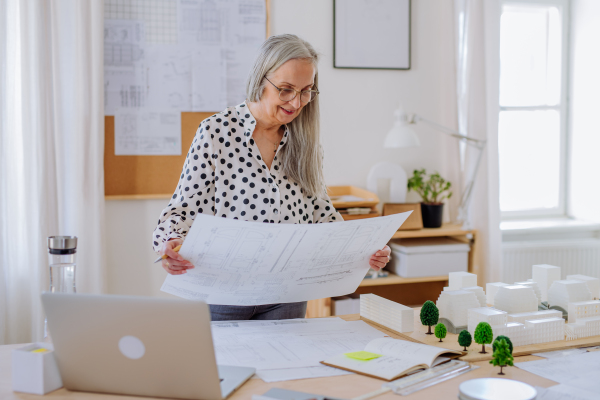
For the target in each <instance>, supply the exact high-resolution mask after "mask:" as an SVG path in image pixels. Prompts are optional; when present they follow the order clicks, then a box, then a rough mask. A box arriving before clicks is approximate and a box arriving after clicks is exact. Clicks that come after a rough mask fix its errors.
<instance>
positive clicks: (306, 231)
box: [161, 213, 410, 305]
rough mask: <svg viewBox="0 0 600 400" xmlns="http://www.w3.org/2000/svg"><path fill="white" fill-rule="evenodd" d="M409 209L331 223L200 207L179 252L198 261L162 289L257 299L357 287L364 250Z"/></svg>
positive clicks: (381, 241)
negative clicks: (234, 215)
mask: <svg viewBox="0 0 600 400" xmlns="http://www.w3.org/2000/svg"><path fill="white" fill-rule="evenodd" d="M409 214H410V213H403V214H394V215H390V216H387V217H378V218H369V219H364V220H356V221H345V222H343V223H336V224H302V225H300V224H263V223H257V222H246V221H239V220H233V219H225V218H218V217H213V216H208V215H205V214H199V215H197V216H196V218H195V220H194V223H193V225H192V228H191V229H190V231H189V233H188V235H187V237H186V239H185V241H184V244H183V246H182V248H181V250H180V251H179V254H181V255H182V256H183V257H184V258H186V259H187V260H190V261H191V262H192V263H193V264H194V266H195V267H196V268H194V269H192V270H188V272H187V273H186V274H183V275H179V276H172V275H169V276H168V277H167V279H166V280H165V283H164V284H163V287H162V289H161V290H163V291H165V292H167V293H171V294H174V295H176V296H180V297H184V298H188V299H196V298H205V299H206V302H208V303H209V304H229V305H258V304H271V303H286V302H296V301H305V300H312V299H318V298H323V297H332V296H342V295H345V294H348V293H352V292H354V291H355V290H356V288H357V287H358V285H359V284H360V282H361V281H362V279H363V278H364V276H365V274H366V273H367V271H368V269H369V257H370V256H371V255H372V254H373V253H375V252H376V251H377V250H379V249H381V248H383V246H385V244H386V243H387V242H388V241H389V239H390V237H392V235H393V234H394V232H396V231H397V230H398V228H399V227H400V225H402V223H403V222H404V221H405V220H406V218H407V217H408V215H409Z"/></svg>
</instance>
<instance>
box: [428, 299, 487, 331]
mask: <svg viewBox="0 0 600 400" xmlns="http://www.w3.org/2000/svg"><path fill="white" fill-rule="evenodd" d="M436 306H437V308H438V309H439V310H440V319H441V318H444V319H446V320H447V321H448V322H450V323H451V324H452V326H450V324H446V323H445V322H444V324H446V328H447V329H448V331H450V332H452V333H459V332H460V331H461V330H463V329H466V327H467V310H468V309H470V308H480V307H481V304H480V303H479V300H477V296H476V295H475V293H474V292H471V291H466V290H445V291H443V292H442V293H441V294H440V297H439V298H438V300H437V302H436Z"/></svg>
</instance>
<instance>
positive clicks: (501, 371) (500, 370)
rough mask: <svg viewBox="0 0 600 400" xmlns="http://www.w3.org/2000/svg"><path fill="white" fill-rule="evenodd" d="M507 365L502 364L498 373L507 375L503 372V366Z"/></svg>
mask: <svg viewBox="0 0 600 400" xmlns="http://www.w3.org/2000/svg"><path fill="white" fill-rule="evenodd" d="M504 367H505V365H501V366H500V372H498V375H506V374H505V373H504V372H502V368H504Z"/></svg>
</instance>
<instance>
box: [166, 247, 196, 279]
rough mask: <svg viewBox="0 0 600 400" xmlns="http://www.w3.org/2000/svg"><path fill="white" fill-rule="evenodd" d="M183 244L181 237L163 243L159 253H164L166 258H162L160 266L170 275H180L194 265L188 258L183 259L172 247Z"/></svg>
mask: <svg viewBox="0 0 600 400" xmlns="http://www.w3.org/2000/svg"><path fill="white" fill-rule="evenodd" d="M182 244H183V240H181V239H171V240H167V241H166V242H164V243H163V247H162V250H161V252H160V254H161V255H162V254H166V255H167V258H165V259H163V260H162V263H161V265H162V267H163V268H164V269H165V271H167V272H168V273H169V274H171V275H182V274H185V273H186V272H187V270H188V269H191V268H194V265H193V264H192V263H191V262H189V261H188V260H186V259H184V258H183V257H181V256H180V255H179V253H177V252H176V251H173V249H174V248H175V247H177V246H180V245H182Z"/></svg>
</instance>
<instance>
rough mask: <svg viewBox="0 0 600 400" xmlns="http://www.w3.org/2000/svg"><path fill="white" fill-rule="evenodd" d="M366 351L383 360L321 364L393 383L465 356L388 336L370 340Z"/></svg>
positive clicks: (341, 358)
mask: <svg viewBox="0 0 600 400" xmlns="http://www.w3.org/2000/svg"><path fill="white" fill-rule="evenodd" d="M364 350H365V351H367V352H370V353H376V354H379V355H381V357H378V358H374V359H371V360H368V361H363V360H357V359H354V358H350V357H349V356H347V355H345V354H340V355H338V356H335V357H332V358H329V359H327V360H325V361H321V363H322V364H325V365H328V366H330V367H335V368H340V369H344V370H346V371H352V372H356V373H359V374H363V375H367V376H371V377H373V378H379V379H384V380H386V381H392V380H394V379H397V378H399V377H401V376H403V375H406V374H409V373H411V372H413V371H417V370H419V369H427V368H431V367H434V366H436V365H439V364H442V363H445V362H446V361H449V360H451V359H453V358H457V357H460V356H461V355H462V354H463V353H462V352H461V351H456V350H449V349H442V348H441V347H435V346H429V345H427V344H420V343H413V342H408V341H406V340H399V339H392V338H388V337H386V338H379V339H374V340H372V341H370V342H369V343H368V344H367V346H366V347H365V349H364ZM346 354H347V353H346Z"/></svg>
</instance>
